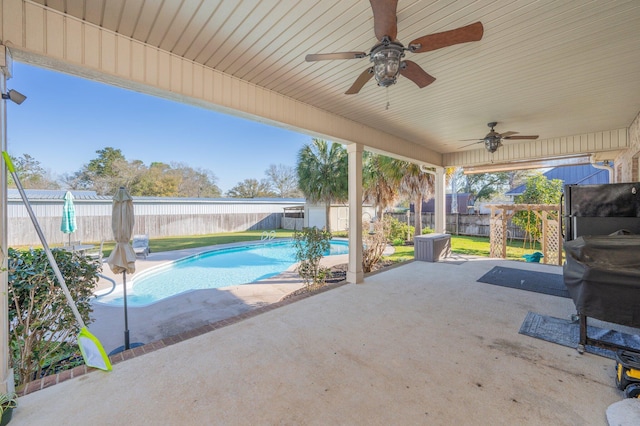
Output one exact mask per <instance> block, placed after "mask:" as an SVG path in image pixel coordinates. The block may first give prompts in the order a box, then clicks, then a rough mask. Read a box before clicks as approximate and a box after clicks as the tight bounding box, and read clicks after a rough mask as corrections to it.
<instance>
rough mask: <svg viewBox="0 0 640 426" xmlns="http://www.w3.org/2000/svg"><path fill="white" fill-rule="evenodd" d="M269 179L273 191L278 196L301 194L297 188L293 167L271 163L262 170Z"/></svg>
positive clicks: (296, 195)
mask: <svg viewBox="0 0 640 426" xmlns="http://www.w3.org/2000/svg"><path fill="white" fill-rule="evenodd" d="M264 174H265V175H267V178H268V179H269V183H270V185H271V188H272V189H273V192H275V194H276V195H277V196H278V197H280V198H293V197H300V196H302V192H300V190H299V189H298V175H297V173H296V170H295V168H293V167H290V166H287V165H284V164H278V165H275V164H271V165H270V166H269V168H268V169H267V170H266V171H265V172H264Z"/></svg>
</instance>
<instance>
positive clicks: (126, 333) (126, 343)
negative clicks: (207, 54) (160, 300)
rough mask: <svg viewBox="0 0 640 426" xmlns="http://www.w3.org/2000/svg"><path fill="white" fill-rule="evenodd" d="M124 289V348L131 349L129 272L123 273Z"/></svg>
mask: <svg viewBox="0 0 640 426" xmlns="http://www.w3.org/2000/svg"><path fill="white" fill-rule="evenodd" d="M122 290H123V292H124V349H125V350H127V349H129V319H128V317H127V273H126V272H123V273H122Z"/></svg>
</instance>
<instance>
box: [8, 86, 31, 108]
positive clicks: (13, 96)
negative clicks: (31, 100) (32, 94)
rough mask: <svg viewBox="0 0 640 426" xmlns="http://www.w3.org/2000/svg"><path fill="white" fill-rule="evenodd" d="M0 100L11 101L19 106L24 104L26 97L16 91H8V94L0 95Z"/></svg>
mask: <svg viewBox="0 0 640 426" xmlns="http://www.w3.org/2000/svg"><path fill="white" fill-rule="evenodd" d="M2 99H10V100H11V101H13V102H15V103H17V104H18V105H20V104H21V103H23V102H24V100H25V99H27V97H26V96H25V95H23V94H22V93H20V92H18V91H17V90H13V89H11V90H9V93H3V94H2Z"/></svg>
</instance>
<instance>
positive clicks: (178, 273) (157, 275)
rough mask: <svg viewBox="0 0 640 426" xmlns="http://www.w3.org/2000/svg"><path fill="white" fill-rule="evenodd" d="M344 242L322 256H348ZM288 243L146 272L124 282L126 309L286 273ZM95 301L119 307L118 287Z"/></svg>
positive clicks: (290, 256)
mask: <svg viewBox="0 0 640 426" xmlns="http://www.w3.org/2000/svg"><path fill="white" fill-rule="evenodd" d="M348 250H349V245H348V243H347V241H331V249H330V251H329V253H327V254H326V255H330V256H331V255H337V254H346V253H348ZM295 263H296V261H295V250H294V248H293V243H292V241H279V242H270V243H261V244H252V245H246V246H241V247H233V248H226V249H219V250H213V251H208V252H205V253H200V254H196V255H194V256H189V257H186V258H184V259H180V260H176V261H173V262H171V263H168V264H165V265H163V266H159V267H156V268H151V269H148V270H146V271H144V272H141V273H140V274H137V275H135V276H134V277H133V278H132V280H131V281H129V282H128V283H127V306H146V305H149V304H151V303H155V302H157V301H159V300H162V299H166V298H167V297H171V296H175V295H176V294H180V293H183V292H185V291H190V290H199V289H211V288H220V287H229V286H234V285H240V284H249V283H252V282H255V281H259V280H263V279H266V278H269V277H272V276H275V275H278V274H280V273H282V272H284V271H286V270H287V269H288V268H289V267H291V266H292V265H294V264H295ZM97 302H99V303H105V304H109V305H123V303H124V300H123V294H122V288H121V287H120V288H119V290H116V291H114V292H112V293H109V294H106V295H104V296H98V298H97Z"/></svg>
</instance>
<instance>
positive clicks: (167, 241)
mask: <svg viewBox="0 0 640 426" xmlns="http://www.w3.org/2000/svg"><path fill="white" fill-rule="evenodd" d="M263 232H264V231H244V232H227V233H221V234H208V235H191V236H186V237H185V236H183V237H166V238H154V239H151V240H150V241H149V246H150V248H151V252H152V253H158V252H163V251H170V250H181V249H190V248H197V247H205V246H212V245H216V244H227V243H237V242H242V241H256V240H259V239H260V237H261V236H262V233H263ZM276 237H277V238H291V237H293V231H289V230H284V229H277V230H276ZM97 244H99V243H96V245H97ZM114 247H115V242H113V241H105V243H104V247H103V255H104V256H105V257H106V256H109V254H111V251H112V250H113V248H114ZM395 250H396V251H395V253H393V254H392V255H391V256H386V257H385V259H388V260H391V261H393V262H396V263H397V262H405V261H407V260H412V259H413V246H396V247H395ZM539 250H540V245H539V244H536V247H535V248H534V249H528V248H527V249H524V248H522V241H519V240H515V241H513V242H507V259H512V260H523V258H522V255H523V254H526V253H533V252H534V251H539ZM451 251H452V252H453V253H459V254H469V255H475V256H486V257H489V238H488V237H469V236H462V235H452V236H451Z"/></svg>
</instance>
